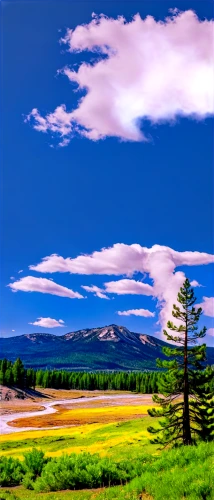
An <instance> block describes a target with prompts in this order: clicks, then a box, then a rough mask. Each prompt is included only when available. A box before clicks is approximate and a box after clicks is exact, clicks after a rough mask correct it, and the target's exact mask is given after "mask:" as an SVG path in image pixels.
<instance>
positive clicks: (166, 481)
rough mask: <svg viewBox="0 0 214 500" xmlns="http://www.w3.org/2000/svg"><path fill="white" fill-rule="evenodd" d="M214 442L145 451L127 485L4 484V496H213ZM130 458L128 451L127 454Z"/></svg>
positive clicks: (95, 499) (116, 499) (105, 499)
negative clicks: (52, 488) (51, 487)
mask: <svg viewBox="0 0 214 500" xmlns="http://www.w3.org/2000/svg"><path fill="white" fill-rule="evenodd" d="M213 458H214V444H213V443H210V444H205V443H202V444H199V445H198V446H196V447H194V446H192V447H185V448H184V447H182V448H179V449H174V450H170V451H165V452H162V453H161V455H159V456H151V455H147V456H146V455H145V456H144V458H143V466H142V467H143V471H142V474H141V475H140V477H137V478H135V479H133V480H132V481H131V482H130V483H128V484H126V485H124V486H117V487H113V488H105V489H98V490H85V491H84V490H81V491H59V492H51V493H35V491H29V490H26V489H24V488H23V487H18V488H13V489H10V488H2V489H1V493H0V498H1V500H3V499H5V500H18V499H20V500H28V499H29V500H68V499H70V500H139V499H145V500H184V499H186V498H188V499H189V500H213V498H214V497H213V494H214V491H213V486H212V485H213V484H214V474H213V470H212V469H213V467H212V465H213ZM127 459H128V454H127Z"/></svg>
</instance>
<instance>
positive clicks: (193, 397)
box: [148, 279, 213, 446]
mask: <svg viewBox="0 0 214 500" xmlns="http://www.w3.org/2000/svg"><path fill="white" fill-rule="evenodd" d="M177 302H178V303H179V305H178V304H177V305H176V304H174V305H173V311H172V315H173V317H174V318H175V319H176V320H178V322H177V324H174V323H173V322H172V321H168V323H167V328H168V329H169V330H171V332H176V334H175V335H174V334H173V333H168V332H167V331H166V330H164V332H163V333H164V335H165V336H166V338H167V340H168V341H169V342H174V343H175V344H176V345H175V347H173V346H170V345H169V346H167V347H164V348H163V353H164V354H165V355H166V356H168V357H169V358H170V360H164V361H162V360H159V359H158V360H157V366H158V367H159V368H166V369H167V370H168V372H167V373H163V375H162V377H161V379H160V383H159V392H160V393H161V394H162V396H163V397H160V396H158V395H154V396H153V401H154V402H155V403H158V404H159V405H160V408H159V409H157V408H153V409H151V410H149V412H148V413H149V414H150V415H151V416H152V417H157V416H159V417H164V418H163V419H162V420H161V421H160V422H159V424H160V427H159V428H158V429H157V428H154V427H149V428H148V431H149V432H150V433H152V434H156V437H155V438H154V439H153V440H152V442H153V443H159V444H162V445H165V446H166V445H167V444H169V443H173V444H178V443H183V444H184V445H191V444H192V443H193V441H194V440H195V436H196V434H199V435H200V437H201V438H202V439H204V440H206V439H210V437H211V433H212V427H213V410H212V409H211V406H209V400H210V394H209V391H208V390H206V389H205V385H206V383H208V382H209V380H208V378H209V377H208V374H207V372H206V373H205V371H204V363H203V362H204V361H205V359H206V345H205V344H202V345H197V340H198V339H201V338H203V337H204V336H205V333H206V328H205V327H204V328H202V330H200V331H198V326H197V324H198V321H199V319H200V316H201V314H202V309H201V308H197V307H194V304H195V302H196V297H195V295H194V290H193V288H191V285H190V282H189V280H188V279H186V280H185V282H184V284H183V287H182V288H180V292H179V293H178V297H177ZM208 385H209V384H208Z"/></svg>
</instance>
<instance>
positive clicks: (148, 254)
mask: <svg viewBox="0 0 214 500" xmlns="http://www.w3.org/2000/svg"><path fill="white" fill-rule="evenodd" d="M210 263H214V256H213V255H210V254H207V253H202V252H191V251H185V252H177V251H176V250H173V249H172V248H169V247H166V246H161V245H154V246H153V247H151V248H147V247H142V246H141V245H139V244H133V245H125V244H124V243H117V244H115V245H113V247H110V248H103V249H102V250H100V251H96V252H93V253H92V254H91V255H79V256H78V257H76V258H74V259H71V258H66V259H64V258H63V257H61V256H59V255H55V254H54V255H50V256H49V257H45V258H44V259H42V262H40V263H39V264H37V265H34V266H30V269H33V270H34V271H38V272H41V273H54V272H62V273H64V272H68V273H71V274H82V275H93V274H98V275H112V276H113V275H114V276H122V275H126V276H128V277H129V278H131V277H132V276H133V275H134V274H135V273H136V272H140V273H146V275H148V276H149V278H150V279H151V280H152V283H153V286H151V285H149V284H147V283H143V282H139V281H135V280H133V279H127V278H124V279H121V280H118V281H110V282H105V290H104V291H105V292H106V293H116V294H118V295H124V294H139V295H151V296H154V297H156V298H157V299H158V305H159V306H160V313H159V322H160V324H161V326H162V327H165V325H166V323H167V321H168V319H170V318H171V311H172V306H173V303H174V302H175V300H176V297H177V293H178V291H179V288H180V287H181V286H182V285H183V282H184V280H185V274H184V272H181V271H176V272H175V269H176V268H177V267H180V266H184V265H185V266H194V265H196V266H198V265H204V264H210Z"/></svg>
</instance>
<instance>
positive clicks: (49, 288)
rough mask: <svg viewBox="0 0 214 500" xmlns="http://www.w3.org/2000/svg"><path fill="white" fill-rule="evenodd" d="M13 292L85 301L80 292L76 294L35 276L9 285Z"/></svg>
mask: <svg viewBox="0 0 214 500" xmlns="http://www.w3.org/2000/svg"><path fill="white" fill-rule="evenodd" d="M7 286H8V287H9V288H11V290H12V291H13V292H18V291H22V292H40V293H48V294H50V295H58V296H59V297H69V298H70V299H83V298H84V297H83V295H81V294H80V293H79V292H74V291H73V290H71V289H70V288H67V287H65V286H62V285H58V284H57V283H55V282H54V281H51V280H48V279H46V278H35V277H34V276H26V277H25V278H21V279H20V280H19V281H15V282H14V283H9V285H7Z"/></svg>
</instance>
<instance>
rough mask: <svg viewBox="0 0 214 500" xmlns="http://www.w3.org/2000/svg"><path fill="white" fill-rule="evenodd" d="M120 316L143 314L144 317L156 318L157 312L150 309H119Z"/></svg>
mask: <svg viewBox="0 0 214 500" xmlns="http://www.w3.org/2000/svg"><path fill="white" fill-rule="evenodd" d="M117 314H119V316H131V315H132V316H142V317H144V318H154V316H155V313H154V312H152V311H149V310H148V309H129V310H128V311H117Z"/></svg>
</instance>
